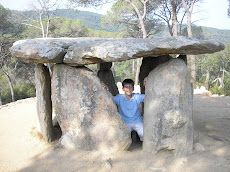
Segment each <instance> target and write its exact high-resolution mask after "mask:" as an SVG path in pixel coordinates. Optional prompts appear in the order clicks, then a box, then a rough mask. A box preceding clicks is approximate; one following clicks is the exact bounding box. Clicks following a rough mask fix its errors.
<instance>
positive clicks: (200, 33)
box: [181, 25, 206, 40]
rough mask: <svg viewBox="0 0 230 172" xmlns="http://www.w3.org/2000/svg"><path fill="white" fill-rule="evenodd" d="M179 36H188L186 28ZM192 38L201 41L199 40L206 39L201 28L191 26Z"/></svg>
mask: <svg viewBox="0 0 230 172" xmlns="http://www.w3.org/2000/svg"><path fill="white" fill-rule="evenodd" d="M181 35H182V36H188V31H187V27H185V28H184V29H182V33H181ZM192 36H193V38H197V39H201V40H202V39H206V38H205V34H204V31H203V29H202V27H201V26H196V25H192Z"/></svg>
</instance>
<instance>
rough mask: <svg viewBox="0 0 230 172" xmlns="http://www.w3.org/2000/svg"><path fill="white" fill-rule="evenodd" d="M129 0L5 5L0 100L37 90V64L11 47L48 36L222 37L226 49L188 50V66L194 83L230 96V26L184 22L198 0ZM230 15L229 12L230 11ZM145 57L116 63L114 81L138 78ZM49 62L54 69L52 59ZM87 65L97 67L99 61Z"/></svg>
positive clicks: (1, 14)
mask: <svg viewBox="0 0 230 172" xmlns="http://www.w3.org/2000/svg"><path fill="white" fill-rule="evenodd" d="M69 1H70V3H72V4H75V5H76V4H77V5H79V6H97V5H100V3H101V2H104V1H99V0H96V1H92V0H85V1H81V0H74V1H73V0H69ZM35 2H38V3H37V4H36V3H35ZM99 2H100V3H99ZM130 2H132V1H127V0H117V1H115V3H114V5H113V6H112V8H111V10H110V11H109V12H108V13H107V14H106V15H100V14H96V13H92V12H86V11H77V10H74V9H57V6H55V5H56V4H52V3H51V1H49V0H35V1H34V3H33V7H31V10H28V11H14V10H9V9H6V8H4V7H3V6H2V5H0V23H1V24H0V44H1V47H0V105H1V104H6V103H9V102H12V101H16V100H19V99H24V98H28V97H33V96H35V86H34V66H35V65H34V64H26V63H23V62H21V61H18V60H16V59H14V58H13V57H12V56H11V54H10V50H9V48H10V47H11V46H12V45H13V43H14V42H15V41H17V40H20V39H32V38H46V37H55V38H59V37H104V38H127V37H137V38H138V37H140V38H153V37H166V36H180V35H182V36H189V37H194V38H198V39H203V40H213V41H218V42H221V43H223V44H225V46H226V48H225V50H223V51H220V52H217V53H214V54H205V55H199V56H195V57H190V56H188V63H189V64H188V67H189V69H190V70H191V67H192V68H194V70H192V71H193V72H194V73H192V72H191V78H192V79H191V80H192V82H193V85H194V88H196V87H198V86H205V88H206V89H208V90H210V91H211V92H212V93H213V94H219V95H223V94H224V95H228V96H230V42H229V40H230V30H219V29H215V28H208V27H200V26H196V25H194V24H192V23H190V24H191V26H190V24H189V23H188V22H187V24H182V23H183V20H184V18H185V17H186V16H187V17H189V16H188V15H187V14H189V13H190V16H191V13H192V8H193V3H195V2H196V1H195V0H187V1H185V0H182V1H177V0H175V1H172V0H171V1H169V0H159V1H153V0H145V1H139V0H134V1H133V3H130ZM183 2H184V4H183ZM144 3H145V4H144ZM186 7H187V8H186ZM194 8H195V7H194ZM226 15H230V13H228V12H226ZM175 19H176V20H175ZM190 31H191V33H192V36H191V33H190ZM190 59H191V61H190ZM192 59H194V60H192ZM141 60H142V59H136V60H129V61H125V62H116V63H113V67H112V71H113V73H114V77H115V81H116V82H118V81H120V82H121V81H122V80H123V79H125V78H132V79H134V80H135V83H136V84H138V74H139V73H138V71H139V68H140V65H141ZM192 63H194V65H192ZM190 66H191V67H190ZM49 67H50V69H51V75H52V65H51V66H49ZM88 67H89V68H90V69H92V70H93V71H94V72H95V73H96V72H97V66H96V65H89V66H88Z"/></svg>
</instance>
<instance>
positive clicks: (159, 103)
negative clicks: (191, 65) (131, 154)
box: [143, 59, 193, 156]
mask: <svg viewBox="0 0 230 172" xmlns="http://www.w3.org/2000/svg"><path fill="white" fill-rule="evenodd" d="M145 95H146V96H145V108H144V110H145V113H144V143H143V150H144V151H147V152H152V153H158V152H160V151H172V152H173V153H174V154H175V155H176V156H179V155H183V154H188V153H191V152H192V149H193V122H192V88H191V83H190V75H189V72H188V69H187V67H186V64H185V62H184V61H183V60H181V59H171V60H170V61H169V62H166V63H164V64H162V65H160V66H158V67H156V68H155V69H154V70H153V71H151V72H150V74H149V76H148V81H147V84H146V90H145Z"/></svg>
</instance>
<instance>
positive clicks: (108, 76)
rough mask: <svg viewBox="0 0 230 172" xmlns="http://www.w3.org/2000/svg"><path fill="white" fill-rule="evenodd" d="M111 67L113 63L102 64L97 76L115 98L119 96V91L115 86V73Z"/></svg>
mask: <svg viewBox="0 0 230 172" xmlns="http://www.w3.org/2000/svg"><path fill="white" fill-rule="evenodd" d="M111 67H112V63H100V64H99V71H98V73H97V76H98V77H99V78H100V80H101V81H102V82H103V83H104V84H105V85H106V86H107V87H108V89H109V92H110V93H111V94H112V95H113V96H116V95H117V94H119V91H118V88H117V86H116V84H115V80H114V77H113V72H112V71H111V69H110V68H111Z"/></svg>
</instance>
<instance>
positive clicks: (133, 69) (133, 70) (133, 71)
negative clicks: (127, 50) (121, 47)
mask: <svg viewBox="0 0 230 172" xmlns="http://www.w3.org/2000/svg"><path fill="white" fill-rule="evenodd" d="M132 73H135V60H134V59H133V68H132Z"/></svg>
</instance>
